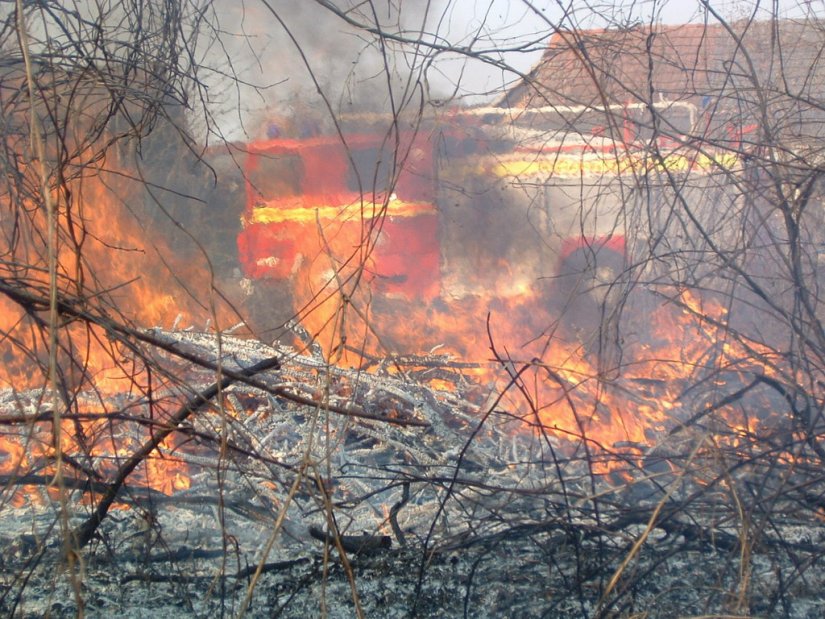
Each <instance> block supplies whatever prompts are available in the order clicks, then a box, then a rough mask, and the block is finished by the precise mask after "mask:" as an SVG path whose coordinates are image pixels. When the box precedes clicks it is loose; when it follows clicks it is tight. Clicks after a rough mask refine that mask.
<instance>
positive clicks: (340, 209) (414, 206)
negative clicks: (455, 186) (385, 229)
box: [244, 199, 435, 225]
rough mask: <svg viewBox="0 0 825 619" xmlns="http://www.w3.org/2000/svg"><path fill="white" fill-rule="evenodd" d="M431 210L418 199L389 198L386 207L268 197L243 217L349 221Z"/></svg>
mask: <svg viewBox="0 0 825 619" xmlns="http://www.w3.org/2000/svg"><path fill="white" fill-rule="evenodd" d="M434 213H435V208H434V207H433V205H432V204H427V203H421V202H404V201H403V200H398V199H390V200H389V201H388V202H387V204H386V211H385V210H384V204H383V203H376V202H371V201H366V200H365V201H363V202H361V201H358V202H353V203H350V204H344V205H337V206H336V205H332V204H325V205H321V204H319V205H309V206H308V205H307V204H306V203H305V202H300V203H298V202H283V201H280V202H279V201H271V202H263V203H261V205H260V206H255V207H254V209H253V210H252V214H251V216H247V217H245V218H244V219H245V222H246V224H247V225H249V224H274V223H283V222H287V221H288V222H291V223H311V222H315V221H316V219H318V220H321V221H330V220H339V221H350V220H360V219H361V218H364V219H372V218H375V217H379V216H384V215H385V216H387V217H417V216H419V215H431V214H434Z"/></svg>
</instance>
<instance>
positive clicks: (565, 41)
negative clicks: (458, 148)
mask: <svg viewBox="0 0 825 619" xmlns="http://www.w3.org/2000/svg"><path fill="white" fill-rule="evenodd" d="M823 92H825V22H819V21H811V20H807V21H794V20H781V21H761V22H760V21H740V22H733V23H731V24H727V25H722V24H712V25H709V24H686V25H678V26H665V25H658V26H655V27H653V28H651V27H649V26H637V27H631V28H625V29H610V30H582V31H561V30H560V31H557V32H556V33H555V34H554V35H553V36H552V37H551V38H550V41H549V44H548V46H547V49H546V51H545V52H544V55H543V57H542V59H541V61H540V62H539V63H538V64H537V65H536V67H534V69H533V70H532V71H531V73H530V74H529V76H528V77H527V79H526V80H523V81H522V82H521V83H519V84H518V85H516V86H515V87H514V88H512V89H511V90H509V91H508V92H507V93H506V95H505V96H504V97H503V98H502V99H501V101H499V105H500V106H504V107H514V108H528V107H548V106H550V107H552V106H580V105H585V106H595V107H600V108H601V107H605V106H606V105H616V104H619V105H625V104H628V103H632V104H640V103H641V104H644V103H650V102H660V101H662V100H669V101H682V102H689V103H693V104H695V105H696V106H697V107H699V108H703V109H704V108H707V107H708V106H710V105H713V106H715V107H717V108H720V109H722V108H724V109H727V110H729V111H730V110H735V109H737V108H738V109H741V108H742V106H743V104H744V106H745V107H747V108H752V107H753V106H754V105H756V106H758V105H760V104H761V102H762V101H763V100H762V99H760V97H765V98H766V100H767V101H768V102H770V101H772V100H775V99H776V98H777V97H785V98H787V97H788V96H791V97H792V98H799V99H807V98H810V99H819V98H820V97H821V96H822V94H823Z"/></svg>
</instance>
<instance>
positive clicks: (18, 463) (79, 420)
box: [0, 172, 230, 503]
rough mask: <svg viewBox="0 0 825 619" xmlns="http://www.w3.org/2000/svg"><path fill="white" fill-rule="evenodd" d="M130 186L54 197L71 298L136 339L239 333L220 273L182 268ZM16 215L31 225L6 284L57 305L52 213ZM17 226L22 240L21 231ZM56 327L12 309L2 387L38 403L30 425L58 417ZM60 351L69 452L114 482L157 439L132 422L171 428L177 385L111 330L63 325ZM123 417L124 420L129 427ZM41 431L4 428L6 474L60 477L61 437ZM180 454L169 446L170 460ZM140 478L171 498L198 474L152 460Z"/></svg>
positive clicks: (89, 187) (95, 187) (1, 446)
mask: <svg viewBox="0 0 825 619" xmlns="http://www.w3.org/2000/svg"><path fill="white" fill-rule="evenodd" d="M119 177H120V179H121V180H118V178H119ZM122 178H123V175H117V174H104V173H102V172H100V173H98V174H95V175H88V176H85V177H83V178H81V179H78V180H76V181H74V182H73V183H72V184H71V185H70V187H69V188H68V190H64V191H63V192H61V193H60V194H58V193H57V192H55V195H54V196H53V197H52V198H53V200H54V202H55V204H57V205H58V207H57V214H58V217H57V222H56V227H57V230H58V252H57V289H58V292H59V294H60V295H61V296H63V297H66V298H70V299H77V300H78V301H79V302H81V303H82V304H83V307H84V308H87V309H90V310H91V311H94V312H96V313H97V314H98V315H100V316H102V317H104V318H110V319H112V320H115V321H118V322H121V323H124V324H127V325H131V326H133V327H135V328H145V327H153V326H166V327H171V326H173V324H180V325H183V326H185V325H191V324H195V325H198V326H203V325H206V324H212V325H213V326H215V327H217V328H220V327H221V326H225V325H227V323H228V321H229V320H230V314H229V312H228V311H227V310H226V308H224V307H222V306H221V305H219V304H217V303H215V302H214V301H213V300H211V297H212V289H213V286H212V282H211V281H210V278H209V276H208V269H206V268H205V267H204V265H203V264H197V263H195V262H193V263H191V264H190V263H188V262H186V261H182V260H181V259H180V258H178V257H177V256H176V254H175V252H173V251H171V250H170V248H169V247H167V246H166V245H165V243H164V240H163V237H162V236H161V235H158V234H157V233H156V231H151V230H147V229H146V227H145V225H142V224H145V221H144V222H141V220H140V218H139V217H138V216H136V214H137V211H133V210H132V209H131V207H130V204H129V201H130V200H131V201H134V200H139V199H140V196H141V193H140V191H139V189H138V188H137V184H136V183H133V182H127V181H124V180H122ZM9 206H10V207H12V208H10V210H13V209H14V208H15V205H14V204H12V205H9ZM16 208H17V212H18V213H25V217H18V218H17V219H16V220H15V223H14V224H11V223H10V224H9V225H8V226H6V225H5V224H4V229H3V232H4V234H5V235H6V237H7V238H15V237H14V234H15V233H16V234H17V237H16V238H17V243H16V244H15V245H14V246H13V248H12V250H13V251H14V252H15V253H14V259H13V260H10V261H7V262H5V263H3V267H2V269H3V273H2V275H3V277H5V278H8V280H11V281H21V282H25V283H26V284H27V285H28V286H29V288H30V290H32V291H34V292H35V293H37V294H39V295H43V296H47V295H48V290H49V276H48V262H47V259H46V251H45V248H44V239H45V237H46V229H47V218H46V215H45V212H44V209H41V208H35V207H28V206H26V205H25V204H23V205H21V204H18V205H16ZM12 225H16V226H17V230H12V229H11V228H12ZM21 265H25V266H21ZM48 320H49V319H48V315H47V313H46V312H44V311H40V310H37V311H33V310H32V309H31V308H30V307H22V306H21V305H18V304H17V303H15V302H13V301H12V300H11V299H9V298H7V297H5V296H2V297H0V334H2V337H0V354H2V358H3V360H4V363H3V364H2V366H0V387H2V388H3V389H6V390H8V389H11V390H13V391H14V392H15V393H19V394H24V393H25V394H28V395H27V396H22V395H21V396H20V402H21V404H20V406H19V412H21V413H23V414H24V415H25V416H26V418H29V419H34V418H35V417H36V416H37V415H38V414H40V413H41V412H42V411H44V410H45V411H49V410H50V406H49V403H50V398H49V397H48V396H47V395H46V394H47V393H48V392H49V391H50V390H51V385H50V384H49V382H48V380H47V376H48V360H49V353H48V341H47V340H48V338H47V332H48V329H49V325H48ZM57 342H58V354H57V364H58V368H59V373H58V375H57V385H58V390H59V392H60V393H61V394H62V395H61V397H60V398H59V401H60V403H61V404H60V405H61V407H62V409H63V410H62V411H61V416H62V417H64V420H63V421H62V422H61V431H62V436H63V440H62V452H63V454H64V456H65V457H66V458H69V459H71V460H72V462H75V463H78V465H80V464H84V465H88V466H93V468H94V470H95V473H96V474H97V475H99V476H100V478H101V479H106V478H107V475H110V474H112V473H113V472H114V471H115V470H116V469H117V467H118V466H119V464H120V463H121V462H122V460H123V458H124V457H125V456H127V455H128V454H130V453H131V452H132V451H133V450H134V449H135V448H136V447H137V446H138V445H139V444H141V443H142V442H144V441H145V440H147V438H149V437H150V436H151V425H149V424H146V423H143V424H139V425H135V424H127V423H125V421H123V420H122V418H123V417H128V416H133V417H135V418H144V419H152V420H154V421H155V422H157V423H162V422H163V419H164V418H165V416H166V415H168V413H169V412H171V411H172V410H174V408H175V407H176V406H177V405H179V402H178V398H175V397H167V396H164V395H163V394H164V392H165V390H166V379H165V378H164V377H163V375H162V373H160V374H159V373H157V372H155V373H152V372H151V371H150V369H149V365H148V364H147V363H146V362H145V361H144V360H142V359H141V357H140V354H139V353H137V354H136V351H135V350H130V349H129V348H128V347H125V346H124V345H123V344H122V343H120V342H118V341H116V340H115V339H113V338H111V337H109V334H108V333H107V332H106V330H105V329H104V328H103V327H101V326H97V325H94V324H89V323H87V322H84V321H79V320H71V319H67V317H62V316H61V317H59V321H58V325H57ZM43 388H45V391H43V390H42V389H43ZM37 394H39V395H37ZM115 396H117V397H115ZM124 396H125V398H126V399H125V400H124ZM113 398H114V400H115V401H117V402H120V403H121V405H122V404H123V403H124V402H125V401H127V400H131V401H132V402H133V403H132V404H131V405H130V406H127V407H126V408H125V409H124V408H122V406H117V405H115V404H112V403H111V400H112V399H113ZM24 401H25V405H24V404H23V402H24ZM118 415H120V416H121V420H117V417H118ZM113 416H114V417H115V420H113ZM38 419H41V420H37V421H33V422H31V423H27V424H15V423H9V424H7V425H5V426H3V427H4V428H5V431H4V432H3V433H2V435H0V453H3V457H2V459H0V474H8V475H15V476H19V475H23V474H29V473H33V472H37V473H39V474H43V475H50V474H53V471H54V460H55V456H56V453H55V441H54V428H52V422H50V421H45V420H42V417H39V418H38ZM127 426H128V428H129V430H126V428H127ZM136 428H137V429H136ZM174 446H175V445H174V444H168V445H166V447H167V448H168V449H170V450H171V449H172V448H173V447H174ZM92 463H93V464H92ZM134 478H135V479H136V480H137V482H138V483H145V484H148V485H150V486H151V487H153V488H155V489H157V490H161V491H164V492H168V491H171V490H173V489H175V488H180V487H185V486H186V485H187V484H188V478H187V477H186V467H185V465H183V464H182V463H181V462H180V461H178V460H177V459H176V458H175V457H174V456H169V457H163V458H159V457H153V458H150V459H149V460H148V461H147V464H146V466H145V467H144V468H143V469H142V470H139V471H137V472H136V475H135V476H134ZM26 490H27V489H26V488H18V489H17V490H16V491H15V492H13V493H11V496H12V497H13V501H14V502H15V503H19V502H20V501H22V500H23V498H24V497H27V496H28V497H32V496H36V493H28V492H26Z"/></svg>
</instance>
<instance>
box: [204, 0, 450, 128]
mask: <svg viewBox="0 0 825 619" xmlns="http://www.w3.org/2000/svg"><path fill="white" fill-rule="evenodd" d="M449 4H450V2H449V0H438V1H437V2H429V3H399V4H397V5H396V4H395V3H391V2H366V3H365V2H354V1H351V0H346V1H344V2H337V3H332V2H328V1H326V0H320V1H318V2H298V1H296V0H266V1H265V2H260V3H259V2H256V3H239V4H232V5H229V6H225V7H223V6H222V7H221V8H220V12H219V13H217V15H216V18H217V21H218V22H219V23H220V24H221V26H222V29H223V31H224V33H232V34H231V35H229V36H227V35H226V34H223V35H222V40H221V45H220V46H217V45H216V46H213V48H212V49H211V52H210V55H209V56H208V58H207V61H208V62H207V64H208V65H209V66H210V67H211V76H210V78H209V79H208V82H209V85H210V88H211V90H212V91H213V93H212V94H213V97H212V98H213V101H212V106H213V110H214V112H215V113H216V114H217V116H218V117H219V118H220V120H221V122H220V125H221V126H222V130H223V132H224V134H225V135H229V136H230V137H233V138H236V139H248V138H249V137H259V136H260V134H261V132H262V131H265V130H266V129H265V125H266V124H267V123H271V122H272V120H273V119H281V122H283V123H286V124H290V123H292V122H295V120H294V119H295V118H298V117H300V118H301V119H302V122H303V123H304V124H310V123H315V124H318V123H321V124H323V123H324V122H326V120H327V119H328V117H329V114H330V109H331V111H332V112H333V113H335V114H341V113H364V112H374V113H397V112H399V110H403V109H404V108H408V107H409V108H416V109H417V108H418V107H419V106H420V104H421V103H422V101H424V100H426V99H427V98H428V96H429V95H428V90H429V84H428V83H427V71H428V69H429V68H430V66H431V63H432V55H433V52H432V49H431V48H430V47H428V46H420V45H414V44H412V43H408V42H407V41H415V40H419V39H423V40H429V41H432V40H434V39H435V38H436V35H435V34H432V33H433V32H437V30H438V28H439V24H441V23H443V22H444V18H445V17H444V16H445V11H446V8H447V7H448V6H449ZM216 10H217V9H216ZM382 34H383V35H384V36H382Z"/></svg>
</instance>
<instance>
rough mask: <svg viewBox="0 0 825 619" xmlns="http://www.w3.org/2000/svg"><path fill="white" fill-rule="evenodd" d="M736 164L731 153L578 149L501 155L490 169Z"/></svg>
mask: <svg viewBox="0 0 825 619" xmlns="http://www.w3.org/2000/svg"><path fill="white" fill-rule="evenodd" d="M738 164H739V157H738V156H737V155H736V154H735V153H718V154H715V155H713V156H709V155H707V154H704V153H691V154H690V155H686V154H683V153H671V154H668V155H665V156H664V158H663V159H661V160H658V161H657V160H656V159H655V158H653V157H651V156H649V155H648V156H645V155H644V154H641V153H624V154H620V155H617V154H616V153H579V154H576V155H568V154H559V153H554V154H536V155H535V156H534V157H533V158H531V159H528V158H526V157H525V156H523V155H522V156H518V157H503V158H499V159H497V160H496V162H495V163H493V164H492V170H491V171H492V173H493V174H495V175H496V176H498V177H502V178H504V177H516V178H523V177H529V176H543V177H562V178H564V177H567V178H577V177H580V176H582V175H585V176H591V175H592V176H601V175H606V174H610V175H622V174H641V173H644V172H665V171H667V172H671V173H674V174H678V173H685V172H696V173H700V174H709V173H711V172H713V171H718V170H732V169H734V168H735V167H736V166H737V165H738Z"/></svg>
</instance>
